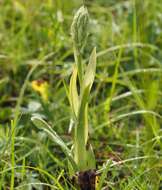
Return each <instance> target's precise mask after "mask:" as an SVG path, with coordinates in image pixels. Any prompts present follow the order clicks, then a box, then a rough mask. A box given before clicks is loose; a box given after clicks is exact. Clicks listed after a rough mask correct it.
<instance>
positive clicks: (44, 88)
mask: <svg viewBox="0 0 162 190" xmlns="http://www.w3.org/2000/svg"><path fill="white" fill-rule="evenodd" d="M31 86H32V88H33V90H35V91H36V92H39V94H40V95H41V97H42V99H43V100H44V101H48V95H49V93H48V90H49V84H48V82H47V81H44V80H34V81H32V82H31Z"/></svg>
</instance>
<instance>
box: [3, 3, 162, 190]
mask: <svg viewBox="0 0 162 190" xmlns="http://www.w3.org/2000/svg"><path fill="white" fill-rule="evenodd" d="M86 4H87V7H88V10H89V13H90V18H91V20H90V26H89V37H88V42H87V44H86V50H85V52H84V58H85V61H86V60H87V58H88V56H89V53H90V52H91V51H92V49H93V47H94V46H96V47H97V52H98V53H97V57H98V59H97V60H98V61H97V74H96V78H95V83H94V85H93V89H92V93H91V97H90V109H89V112H90V115H89V123H90V137H91V143H92V145H93V147H94V151H95V155H96V159H97V167H98V169H100V168H101V166H102V165H103V163H104V162H109V161H110V164H109V168H106V169H103V171H105V170H106V171H108V172H105V175H106V179H105V181H104V185H103V187H102V188H103V189H112V190H117V189H121V190H137V189H138V190H158V189H159V190H160V189H161V188H162V184H160V180H161V178H162V176H161V173H160V170H161V167H162V163H161V156H162V152H161V148H162V142H161V137H162V129H161V128H160V127H161V126H162V85H161V84H162V51H161V48H162V22H161V20H162V1H161V0H158V1H156V0H154V1H153V0H145V1H141V0H87V1H86ZM81 5H82V1H81V0H69V1H67V0H34V1H32V0H28V1H23V0H1V1H0V190H2V189H4V190H8V189H10V190H12V189H22V190H26V189H36V190H42V189H71V188H72V187H70V181H69V175H68V173H67V162H66V161H67V160H66V157H65V156H64V155H63V154H62V152H61V151H60V149H59V148H58V147H57V146H56V145H54V144H53V143H52V142H51V140H50V139H48V138H47V136H46V134H45V133H44V132H42V131H39V130H38V129H37V128H35V126H34V125H33V124H32V122H31V120H30V118H31V116H33V115H36V114H37V115H41V117H43V118H44V119H46V120H47V121H48V123H50V124H51V125H52V127H53V128H54V129H55V130H56V131H57V132H58V134H60V135H61V136H62V138H63V139H64V140H65V141H66V142H68V143H69V144H70V142H71V136H70V135H69V133H68V130H69V123H70V117H71V113H70V106H69V103H68V99H67V96H66V89H65V85H64V84H66V83H68V82H69V78H70V75H71V68H72V67H71V66H72V65H73V64H74V58H73V48H72V39H71V36H70V26H71V22H72V18H73V15H74V13H75V11H76V10H77V9H78V8H79V7H80V6H81ZM14 129H15V130H14Z"/></svg>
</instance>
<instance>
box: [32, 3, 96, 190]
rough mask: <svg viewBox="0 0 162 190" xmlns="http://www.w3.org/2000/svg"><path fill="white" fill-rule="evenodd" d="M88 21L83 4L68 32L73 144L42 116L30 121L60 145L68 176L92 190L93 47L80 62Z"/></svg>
mask: <svg viewBox="0 0 162 190" xmlns="http://www.w3.org/2000/svg"><path fill="white" fill-rule="evenodd" d="M88 23H89V15H88V10H87V8H86V7H85V6H82V7H81V8H80V9H79V10H78V11H77V13H76V14H75V16H74V19H73V23H72V26H71V35H72V40H73V47H74V58H75V64H74V65H73V68H72V70H73V71H72V75H71V78H70V84H69V87H68V97H69V102H70V107H71V113H72V116H71V117H72V118H71V120H72V122H73V126H74V127H73V130H72V137H73V145H72V147H71V148H69V147H68V146H67V145H66V143H65V142H64V141H63V140H62V139H61V137H60V136H59V135H58V134H57V133H56V132H55V131H54V130H53V129H52V127H51V126H49V124H48V123H47V122H46V121H44V120H43V119H42V118H40V117H37V116H34V117H32V118H31V120H32V121H33V123H34V124H35V125H36V126H37V127H38V128H41V129H43V130H44V131H45V132H46V133H47V134H48V135H49V137H51V139H52V141H53V142H54V143H56V144H57V145H59V146H60V148H61V149H62V151H63V152H64V153H65V155H66V157H67V159H68V165H69V171H70V174H71V175H76V176H77V180H76V181H77V186H78V188H80V189H81V190H95V189H96V188H95V186H96V185H95V181H96V172H95V169H96V163H95V155H94V152H93V149H92V146H91V144H90V143H89V141H88V130H89V128H88V101H89V97H90V91H91V87H92V84H93V82H94V78H95V72H96V48H94V49H93V50H92V53H91V55H90V57H89V63H88V64H85V63H83V58H82V52H83V49H84V47H85V44H86V40H87V29H88Z"/></svg>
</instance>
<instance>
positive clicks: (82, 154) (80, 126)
mask: <svg viewBox="0 0 162 190" xmlns="http://www.w3.org/2000/svg"><path fill="white" fill-rule="evenodd" d="M88 97H89V86H88V87H87V88H85V89H84V94H83V95H82V99H81V103H80V106H79V112H78V118H77V124H76V126H75V137H74V138H75V139H74V151H75V161H76V163H77V164H78V167H79V169H80V170H85V169H86V142H87V138H88V125H87V123H88V121H87V117H88V116H87V111H86V110H87V106H88V104H87V103H88Z"/></svg>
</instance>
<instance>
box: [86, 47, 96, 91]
mask: <svg viewBox="0 0 162 190" xmlns="http://www.w3.org/2000/svg"><path fill="white" fill-rule="evenodd" d="M95 73H96V48H94V49H93V51H92V53H91V56H90V59H89V63H88V65H87V68H86V72H85V76H84V81H83V86H84V88H86V87H87V86H89V91H90V89H91V87H92V84H93V81H94V78H95Z"/></svg>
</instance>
